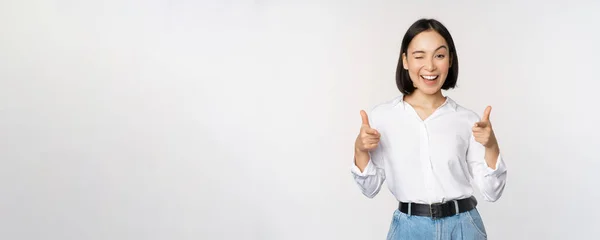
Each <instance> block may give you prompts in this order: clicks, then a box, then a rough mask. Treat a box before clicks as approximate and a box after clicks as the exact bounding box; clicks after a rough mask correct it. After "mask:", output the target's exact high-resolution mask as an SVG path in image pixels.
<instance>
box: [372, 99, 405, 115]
mask: <svg viewBox="0 0 600 240" xmlns="http://www.w3.org/2000/svg"><path fill="white" fill-rule="evenodd" d="M402 98H403V96H402V95H400V96H396V97H394V98H392V99H389V100H387V101H384V102H381V103H378V104H376V105H375V106H373V107H372V108H371V113H372V114H381V113H384V112H386V111H389V110H391V109H393V108H394V107H396V106H398V104H401V101H402Z"/></svg>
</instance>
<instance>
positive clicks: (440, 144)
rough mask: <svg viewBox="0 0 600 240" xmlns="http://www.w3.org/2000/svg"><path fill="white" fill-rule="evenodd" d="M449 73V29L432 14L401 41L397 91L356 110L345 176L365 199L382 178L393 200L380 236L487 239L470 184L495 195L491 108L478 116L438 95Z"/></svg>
mask: <svg viewBox="0 0 600 240" xmlns="http://www.w3.org/2000/svg"><path fill="white" fill-rule="evenodd" d="M457 78H458V56H457V54H456V48H455V46H454V41H453V40H452V37H451V35H450V33H449V31H448V30H447V29H446V27H444V25H442V24H441V23H440V22H438V21H436V20H434V19H421V20H419V21H417V22H415V23H414V24H413V25H412V26H411V27H410V28H409V29H408V31H407V32H406V34H405V36H404V39H403V41H402V47H401V51H400V57H399V59H398V67H397V73H396V84H397V86H398V90H399V91H400V92H401V94H400V96H398V97H396V98H394V99H392V100H390V101H388V102H385V103H382V104H379V105H377V106H375V107H374V108H373V109H372V111H371V113H370V114H369V115H367V113H366V112H365V111H361V116H362V126H361V128H360V133H359V135H358V137H357V138H356V142H355V152H354V154H355V155H354V156H355V158H354V165H353V166H352V173H353V175H354V179H355V181H356V183H357V184H358V185H359V187H360V189H361V191H362V193H363V194H364V195H366V196H367V197H370V198H372V197H374V196H375V195H377V193H378V192H379V190H380V188H381V186H382V184H383V182H384V181H385V180H386V179H389V180H388V182H387V185H388V188H389V190H390V191H391V192H392V194H393V195H394V196H395V197H396V199H397V200H398V201H399V205H398V208H397V209H396V210H395V211H394V214H393V219H392V223H391V226H390V229H389V232H388V239H487V233H486V230H485V227H484V224H483V220H482V219H481V216H480V215H479V212H478V210H477V200H476V199H475V197H474V196H473V186H472V185H471V184H472V183H474V184H475V185H476V186H477V187H478V188H479V189H480V190H481V192H482V195H483V197H484V199H485V200H486V201H489V202H494V201H496V200H498V199H499V198H500V196H501V195H502V192H503V191H504V186H505V183H506V166H505V164H504V160H503V159H502V156H501V155H500V148H499V147H498V143H497V141H496V138H495V135H494V132H493V130H492V125H491V123H490V120H489V115H490V112H491V107H488V108H486V110H485V112H484V113H483V117H482V118H479V116H478V115H477V114H476V113H475V112H473V111H471V110H469V109H466V108H464V107H462V106H461V105H459V104H458V103H456V102H455V101H453V100H452V99H450V98H449V97H446V96H444V95H443V94H442V90H448V89H451V88H454V87H455V85H456V81H457ZM369 116H370V118H369Z"/></svg>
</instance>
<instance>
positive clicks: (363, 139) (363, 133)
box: [354, 110, 381, 153]
mask: <svg viewBox="0 0 600 240" xmlns="http://www.w3.org/2000/svg"><path fill="white" fill-rule="evenodd" d="M360 116H361V117H362V125H361V126H360V133H359V134H358V137H356V142H355V144H354V145H355V148H356V150H357V151H359V152H362V153H368V152H369V151H373V150H375V149H376V148H377V146H379V138H380V137H381V135H380V134H379V131H377V130H376V129H374V128H371V125H370V124H369V117H368V116H367V113H366V112H365V111H364V110H360Z"/></svg>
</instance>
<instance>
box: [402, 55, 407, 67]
mask: <svg viewBox="0 0 600 240" xmlns="http://www.w3.org/2000/svg"><path fill="white" fill-rule="evenodd" d="M402 67H404V70H408V60H406V53H403V54H402Z"/></svg>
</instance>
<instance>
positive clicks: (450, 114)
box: [351, 95, 506, 204]
mask: <svg viewBox="0 0 600 240" xmlns="http://www.w3.org/2000/svg"><path fill="white" fill-rule="evenodd" d="M368 116H369V124H370V125H371V128H374V129H377V131H379V133H380V134H381V138H380V143H379V146H378V147H377V148H376V149H375V150H374V151H372V152H370V156H371V159H370V160H369V163H368V164H367V167H366V168H365V169H364V171H363V172H361V171H360V169H359V168H358V167H357V166H356V165H354V164H353V166H352V169H351V172H352V174H353V176H354V179H355V181H356V183H357V184H358V186H359V187H360V189H361V191H362V193H363V194H364V195H365V196H367V197H369V198H373V197H375V195H377V193H378V192H379V190H380V189H381V185H382V184H383V182H384V181H386V180H387V186H388V188H389V190H390V191H391V192H392V194H393V195H394V196H395V197H396V199H397V200H398V201H403V202H415V203H427V204H431V203H438V202H446V201H449V200H453V199H461V198H467V197H470V196H472V195H473V188H472V183H474V185H475V186H476V187H477V188H478V189H479V190H480V191H481V193H482V195H483V197H484V199H485V200H486V201H490V202H494V201H496V200H498V198H500V196H501V195H502V192H503V190H504V186H505V184H506V166H505V163H504V160H503V159H502V155H501V154H500V155H499V156H498V161H497V163H496V169H492V168H489V167H488V166H487V164H486V162H485V159H484V155H485V147H484V146H483V145H481V144H480V143H478V142H476V141H475V138H474V137H473V132H472V127H473V125H474V124H475V123H476V122H478V121H479V120H480V117H479V116H478V115H477V114H476V113H475V112H473V111H471V110H469V109H466V108H464V107H462V106H460V105H458V104H457V103H456V102H454V101H453V100H452V99H450V97H446V102H445V103H444V104H442V105H441V106H440V107H439V108H438V109H437V110H436V111H435V112H434V113H433V114H432V115H431V116H429V117H428V118H427V119H425V120H424V121H423V120H421V118H420V117H419V116H418V114H417V112H416V111H415V110H414V108H412V106H411V105H410V104H408V103H406V102H404V101H403V97H402V95H401V96H399V97H396V98H394V99H392V100H390V101H388V102H385V103H382V104H379V105H377V106H375V107H374V108H373V109H372V110H371V112H370V114H368Z"/></svg>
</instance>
